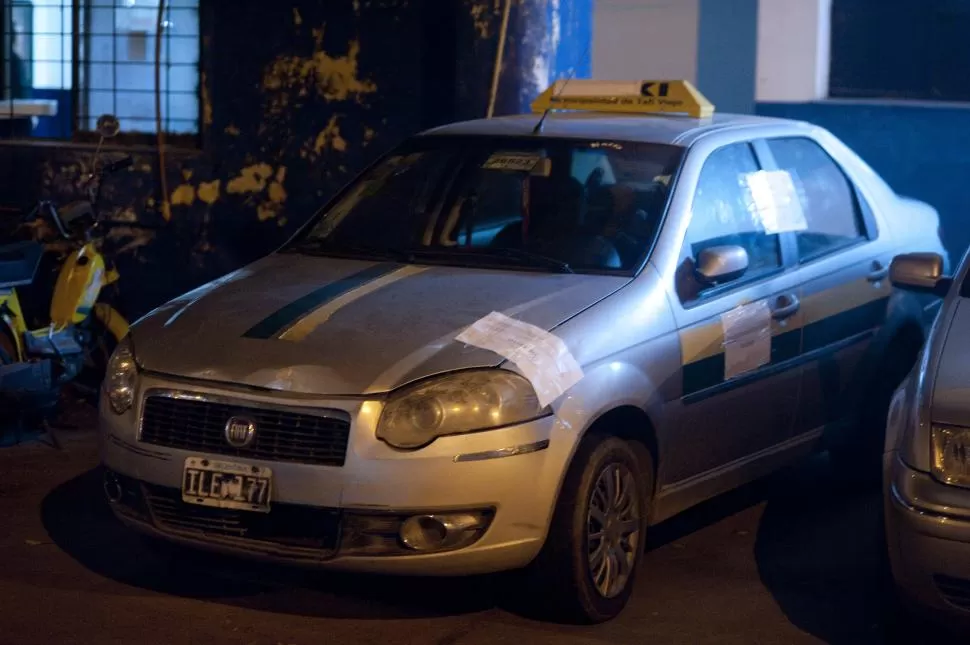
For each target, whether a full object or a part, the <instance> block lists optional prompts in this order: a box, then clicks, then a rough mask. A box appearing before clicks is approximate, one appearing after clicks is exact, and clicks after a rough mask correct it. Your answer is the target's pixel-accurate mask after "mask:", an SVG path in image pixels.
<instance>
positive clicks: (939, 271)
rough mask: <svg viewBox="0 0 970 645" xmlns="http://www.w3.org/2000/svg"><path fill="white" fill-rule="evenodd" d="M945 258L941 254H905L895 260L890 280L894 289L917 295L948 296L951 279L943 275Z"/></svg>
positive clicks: (891, 267) (890, 268) (890, 271)
mask: <svg viewBox="0 0 970 645" xmlns="http://www.w3.org/2000/svg"><path fill="white" fill-rule="evenodd" d="M943 266H944V265H943V257H942V256H941V255H940V254H939V253H905V254H903V255H897V256H896V257H894V258H893V261H892V264H890V265H889V280H890V282H892V284H893V286H894V287H898V288H900V289H903V290H905V291H914V292H917V293H932V294H936V295H939V296H944V295H946V292H947V291H948V290H949V288H950V279H949V278H948V277H946V276H945V275H943Z"/></svg>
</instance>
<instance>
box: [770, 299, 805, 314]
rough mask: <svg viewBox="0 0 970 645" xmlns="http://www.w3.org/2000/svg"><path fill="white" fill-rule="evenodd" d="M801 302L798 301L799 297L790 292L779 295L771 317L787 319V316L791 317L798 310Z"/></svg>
mask: <svg viewBox="0 0 970 645" xmlns="http://www.w3.org/2000/svg"><path fill="white" fill-rule="evenodd" d="M801 304H802V303H801V302H799V301H798V297H797V296H796V295H794V294H788V295H785V296H778V297H777V298H776V299H775V306H774V307H773V308H772V310H771V317H772V318H774V319H775V320H785V319H786V318H791V317H792V316H794V315H795V312H797V311H798V308H799V307H800V306H801Z"/></svg>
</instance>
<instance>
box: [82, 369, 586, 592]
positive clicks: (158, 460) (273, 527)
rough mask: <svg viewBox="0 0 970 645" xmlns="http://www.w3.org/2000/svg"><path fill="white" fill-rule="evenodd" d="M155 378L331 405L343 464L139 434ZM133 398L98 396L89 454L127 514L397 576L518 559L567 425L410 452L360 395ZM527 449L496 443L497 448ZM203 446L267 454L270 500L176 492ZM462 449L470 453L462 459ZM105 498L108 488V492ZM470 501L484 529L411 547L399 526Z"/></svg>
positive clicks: (529, 542) (138, 524)
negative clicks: (206, 500)
mask: <svg viewBox="0 0 970 645" xmlns="http://www.w3.org/2000/svg"><path fill="white" fill-rule="evenodd" d="M158 388H165V389H168V390H171V389H172V388H176V389H180V390H182V391H191V392H192V393H193V394H194V395H197V396H202V397H207V396H211V397H221V398H223V399H228V398H231V399H232V400H233V401H236V402H238V404H240V405H249V404H252V405H273V406H277V407H286V406H294V407H295V406H297V405H298V406H299V407H300V408H301V409H307V408H308V407H309V408H312V407H318V408H320V409H322V410H335V409H338V410H342V411H344V412H346V413H348V415H349V417H350V419H351V425H350V434H349V438H348V442H347V452H346V459H345V461H344V464H343V465H342V466H324V465H311V464H304V463H292V462H279V461H271V460H266V461H263V460H258V459H247V458H245V457H240V456H231V457H229V456H226V455H221V454H214V453H206V452H199V451H197V450H179V449H173V448H169V447H162V446H158V445H153V444H148V443H145V442H142V441H140V440H139V426H140V421H139V419H140V418H141V413H142V406H143V402H144V394H145V393H146V392H147V391H149V390H157V389H158ZM140 390H141V391H140V393H139V396H138V399H137V401H138V403H137V404H136V406H135V407H134V408H133V409H132V410H129V411H128V412H127V413H125V414H123V415H116V414H114V413H113V412H112V411H111V410H110V409H109V407H108V405H107V404H106V402H105V401H104V400H102V402H101V414H100V418H101V456H102V462H103V464H104V466H105V468H106V470H107V471H108V472H109V473H111V474H112V476H114V477H116V478H117V480H118V481H119V482H120V483H121V485H122V487H123V488H124V489H125V496H123V497H122V499H121V500H120V501H117V502H116V503H113V504H112V507H113V508H114V510H115V514H116V515H117V516H118V518H119V519H120V520H121V521H122V522H124V523H125V524H127V525H128V526H130V527H132V528H134V529H137V530H140V531H143V532H146V533H150V534H153V535H156V536H158V537H162V538H165V539H168V540H171V541H175V542H179V543H183V544H186V545H191V546H195V547H200V548H204V549H209V550H215V551H219V552H224V553H230V554H235V555H244V556H249V557H255V558H260V559H270V560H275V561H284V562H288V563H296V564H300V565H305V566H314V567H321V568H327V569H342V570H353V571H367V572H376V573H389V574H404V575H469V574H478V573H488V572H494V571H502V570H508V569H515V568H519V567H522V566H525V565H526V564H528V563H529V562H530V561H531V560H532V559H533V558H534V557H535V556H536V554H537V553H538V551H539V549H540V548H541V546H542V543H543V541H544V540H545V535H546V531H547V528H548V524H549V520H550V518H551V513H552V509H553V506H554V502H555V498H556V494H557V492H558V488H559V483H560V479H561V475H562V473H563V472H564V470H565V466H566V464H567V463H568V460H569V457H570V454H571V449H572V444H571V442H572V437H573V433H570V432H568V431H567V430H566V429H565V428H563V427H562V426H561V425H560V424H559V423H558V422H557V421H556V419H555V418H554V417H546V418H543V419H538V420H536V421H533V422H530V423H526V424H522V425H519V426H513V427H509V428H503V429H500V430H494V431H488V432H481V433H475V434H470V435H464V436H456V437H446V438H441V439H439V440H437V441H435V442H434V443H433V444H431V445H430V446H428V447H426V448H424V449H422V450H419V451H414V452H403V451H398V450H394V449H392V448H390V447H389V446H387V445H386V444H384V443H383V442H380V441H379V440H377V439H376V437H375V426H376V422H377V417H378V416H379V411H380V404H379V403H378V402H374V401H364V400H359V401H358V400H348V399H343V400H333V401H310V400H307V399H306V398H301V399H299V400H296V399H293V398H292V397H290V396H289V395H286V394H284V393H279V394H271V393H253V392H250V391H247V392H244V393H240V392H236V391H232V390H227V389H224V388H215V387H207V386H199V385H197V384H192V385H191V387H189V386H187V385H180V384H178V383H173V382H171V381H162V380H161V379H158V378H153V377H147V376H146V377H145V378H143V379H141V383H140ZM521 447H531V448H530V449H531V451H530V452H526V453H525V454H516V455H512V456H498V455H499V454H501V453H495V451H502V450H506V449H509V448H521ZM189 456H204V457H211V458H214V459H223V460H229V461H237V462H242V463H246V464H250V465H257V466H268V467H269V468H271V469H272V471H273V492H272V498H271V502H272V510H271V511H270V513H269V514H268V515H265V516H262V517H260V518H256V517H255V516H256V515H259V514H255V513H248V512H246V511H226V510H224V509H209V508H208V507H199V506H196V505H194V504H186V503H184V502H182V501H181V493H180V486H181V482H182V477H183V466H184V462H185V459H186V458H187V457H189ZM469 456H472V458H469ZM115 497H117V496H115ZM449 512H451V513H455V512H475V513H479V514H481V515H482V517H484V518H485V519H486V521H487V529H486V530H485V531H484V533H483V534H481V535H480V537H478V539H477V540H476V541H474V542H473V543H471V544H469V545H467V546H462V547H461V548H454V549H451V550H446V551H440V552H428V553H419V552H415V551H412V550H409V549H408V548H407V547H405V546H403V544H402V543H401V541H400V539H399V537H398V530H399V528H400V524H401V522H402V521H403V520H404V519H406V518H407V517H410V516H413V515H427V514H440V513H449Z"/></svg>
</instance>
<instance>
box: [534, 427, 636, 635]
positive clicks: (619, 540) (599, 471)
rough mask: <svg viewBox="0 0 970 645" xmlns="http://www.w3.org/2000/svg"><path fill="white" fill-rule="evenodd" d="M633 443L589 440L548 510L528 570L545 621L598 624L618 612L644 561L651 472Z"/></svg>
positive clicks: (585, 442) (585, 440)
mask: <svg viewBox="0 0 970 645" xmlns="http://www.w3.org/2000/svg"><path fill="white" fill-rule="evenodd" d="M645 467H646V468H649V466H645V465H643V464H642V460H639V459H638V458H637V455H636V453H635V452H634V451H633V449H632V448H631V447H630V445H629V444H628V443H627V442H626V441H623V440H622V439H618V438H615V437H605V438H604V437H598V436H594V435H590V436H587V437H586V438H584V439H583V441H582V443H581V444H580V447H579V450H578V451H577V453H576V455H575V457H574V459H573V464H572V466H571V467H570V470H569V472H568V473H567V475H566V479H565V481H564V482H563V488H562V491H561V492H560V495H559V500H558V502H557V504H556V510H555V512H554V513H553V519H552V524H551V525H550V528H549V535H548V537H547V538H546V543H545V545H544V546H543V549H542V551H541V552H540V554H539V556H538V557H537V558H536V560H535V561H534V562H533V563H532V564H531V565H530V567H529V569H528V570H527V571H526V576H527V582H528V587H529V590H530V593H529V597H530V598H531V599H532V600H533V601H537V602H538V603H540V604H541V605H542V606H541V608H540V610H541V611H543V613H544V614H546V615H547V616H548V617H550V618H555V619H559V620H564V621H566V622H585V623H599V622H603V621H606V620H609V619H611V618H613V617H615V616H616V615H617V614H619V613H620V612H621V611H622V610H623V608H624V607H625V606H626V604H627V601H628V600H629V598H630V594H631V593H632V591H633V585H634V581H635V580H636V574H637V568H638V565H639V563H640V560H641V559H642V555H643V550H644V539H645V532H646V531H645V529H646V518H647V510H648V502H647V499H648V490H649V485H645V482H652V481H653V480H652V476H651V474H650V473H649V472H647V473H644V472H643V470H644V468H645Z"/></svg>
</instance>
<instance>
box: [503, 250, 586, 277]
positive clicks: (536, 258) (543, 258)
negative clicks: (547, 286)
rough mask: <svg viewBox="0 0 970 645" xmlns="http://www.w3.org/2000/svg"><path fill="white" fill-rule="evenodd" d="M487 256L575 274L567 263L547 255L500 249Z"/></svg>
mask: <svg viewBox="0 0 970 645" xmlns="http://www.w3.org/2000/svg"><path fill="white" fill-rule="evenodd" d="M488 255H499V256H502V257H508V258H514V259H516V260H522V261H524V262H530V263H532V264H541V265H542V266H546V267H550V268H552V269H559V270H560V271H561V272H562V273H575V271H573V268H572V267H571V266H569V263H568V262H564V261H563V260H559V259H557V258H554V257H550V256H548V255H542V254H541V253H535V252H534V251H526V250H525V249H516V248H511V247H500V248H497V249H489V250H488Z"/></svg>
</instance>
